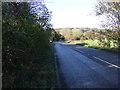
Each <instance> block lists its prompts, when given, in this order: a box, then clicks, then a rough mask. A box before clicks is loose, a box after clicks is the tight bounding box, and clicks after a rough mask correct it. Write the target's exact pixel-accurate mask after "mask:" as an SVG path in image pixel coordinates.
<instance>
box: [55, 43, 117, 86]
mask: <svg viewBox="0 0 120 90" xmlns="http://www.w3.org/2000/svg"><path fill="white" fill-rule="evenodd" d="M54 44H55V56H56V63H57V70H58V78H59V79H58V80H59V88H118V70H119V66H118V64H117V60H114V61H112V60H113V57H114V59H115V58H116V59H117V58H118V57H117V55H116V57H115V56H112V53H109V58H110V56H111V59H112V60H110V59H109V61H108V59H105V56H106V55H107V54H108V53H107V52H106V53H105V52H104V58H102V59H101V57H103V56H102V54H99V55H98V56H97V54H98V52H99V53H101V50H100V51H99V50H98V51H96V50H95V51H94V49H90V48H85V49H86V51H87V52H85V50H84V49H83V48H84V47H81V46H77V47H79V48H82V49H83V50H84V51H83V50H80V49H78V48H77V50H78V51H76V49H75V46H76V45H72V44H67V43H63V42H54ZM93 51H94V52H96V54H95V55H93ZM86 53H89V54H86ZM102 53H103V52H102ZM110 54H111V55H110ZM93 56H94V57H93ZM100 56H101V57H100ZM95 57H96V58H95ZM106 58H108V57H107V56H106ZM99 59H101V60H99ZM102 60H103V61H102ZM106 60H107V61H106ZM104 61H105V62H104Z"/></svg>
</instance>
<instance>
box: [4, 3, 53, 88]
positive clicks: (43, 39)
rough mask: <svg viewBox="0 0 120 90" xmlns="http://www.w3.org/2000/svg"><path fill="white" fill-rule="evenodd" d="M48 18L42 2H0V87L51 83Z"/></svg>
mask: <svg viewBox="0 0 120 90" xmlns="http://www.w3.org/2000/svg"><path fill="white" fill-rule="evenodd" d="M50 18H51V13H50V12H49V11H48V9H47V8H46V6H45V5H44V4H42V2H39V3H38V2H37V3H35V2H31V3H25V2H4V3H2V19H3V20H2V37H3V38H2V46H3V47H2V48H3V49H2V69H3V70H2V71H3V72H2V73H3V76H2V78H3V81H2V85H3V86H2V87H3V88H18V87H19V88H38V87H43V88H48V87H49V88H53V87H55V73H54V56H53V50H52V49H51V46H50V43H49V39H50V37H51V32H52V30H53V29H52V27H51V24H50V23H49V21H50Z"/></svg>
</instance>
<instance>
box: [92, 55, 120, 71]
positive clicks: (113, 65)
mask: <svg viewBox="0 0 120 90" xmlns="http://www.w3.org/2000/svg"><path fill="white" fill-rule="evenodd" d="M93 57H94V58H96V59H98V60H100V61H102V62H105V63H107V64H110V65H111V66H113V67H116V68H119V69H120V67H119V66H117V65H115V64H112V63H109V62H107V61H104V60H102V59H100V58H98V57H95V56H93Z"/></svg>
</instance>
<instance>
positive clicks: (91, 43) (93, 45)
mask: <svg viewBox="0 0 120 90" xmlns="http://www.w3.org/2000/svg"><path fill="white" fill-rule="evenodd" d="M65 42H67V43H71V44H76V45H80V46H85V47H90V48H95V49H100V50H105V51H110V52H113V53H117V54H120V50H119V49H118V48H107V47H100V46H99V44H98V41H97V40H96V41H92V40H83V41H65Z"/></svg>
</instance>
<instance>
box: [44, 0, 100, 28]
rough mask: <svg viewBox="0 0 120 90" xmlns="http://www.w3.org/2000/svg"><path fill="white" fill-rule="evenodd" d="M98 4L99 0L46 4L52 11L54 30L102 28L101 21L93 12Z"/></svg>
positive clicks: (48, 1) (62, 0)
mask: <svg viewBox="0 0 120 90" xmlns="http://www.w3.org/2000/svg"><path fill="white" fill-rule="evenodd" d="M96 3H97V0H46V3H45V4H46V6H47V8H48V9H49V10H50V11H52V19H51V23H52V24H53V28H65V27H73V28H76V27H89V28H100V26H99V24H100V23H99V21H100V19H99V17H97V16H95V14H94V11H93V10H94V7H95V5H96Z"/></svg>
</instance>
